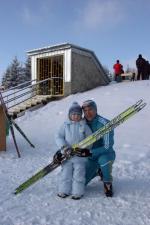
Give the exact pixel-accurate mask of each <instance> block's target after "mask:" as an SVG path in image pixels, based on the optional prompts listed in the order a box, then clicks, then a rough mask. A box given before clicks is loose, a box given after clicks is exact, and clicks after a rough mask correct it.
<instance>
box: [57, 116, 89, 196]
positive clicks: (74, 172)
mask: <svg viewBox="0 0 150 225" xmlns="http://www.w3.org/2000/svg"><path fill="white" fill-rule="evenodd" d="M91 133H92V132H91V130H90V128H89V127H88V125H87V124H86V122H85V120H84V119H82V120H80V121H79V122H74V121H71V120H69V119H68V120H67V121H66V122H64V124H63V125H62V126H61V128H60V129H59V131H58V133H57V134H56V144H57V146H58V148H62V147H63V146H68V147H70V146H71V145H72V144H76V143H78V142H80V141H81V140H83V139H84V138H86V137H87V136H89V135H90V134H91ZM86 161H87V159H86V158H84V157H77V156H74V157H72V158H71V159H70V160H68V161H66V162H64V163H63V164H62V169H61V174H60V179H59V187H58V189H59V190H58V191H59V193H65V194H67V195H70V194H72V195H75V196H82V195H83V194H84V189H85V167H86Z"/></svg>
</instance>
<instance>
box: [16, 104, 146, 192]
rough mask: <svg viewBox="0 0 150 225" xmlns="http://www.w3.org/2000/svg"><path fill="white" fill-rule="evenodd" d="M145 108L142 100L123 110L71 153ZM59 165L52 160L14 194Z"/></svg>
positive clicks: (66, 158) (64, 159)
mask: <svg viewBox="0 0 150 225" xmlns="http://www.w3.org/2000/svg"><path fill="white" fill-rule="evenodd" d="M145 106H146V103H143V100H140V101H138V102H137V103H136V104H134V105H132V106H131V107H129V108H128V109H127V110H125V111H124V112H122V113H120V114H119V115H118V116H116V117H115V118H114V119H112V120H111V121H110V122H108V123H106V125H104V126H103V127H102V128H100V129H98V130H97V131H96V132H94V133H93V134H91V135H90V136H88V137H87V138H85V139H84V140H83V141H81V142H79V143H78V144H74V145H72V149H73V151H75V149H76V148H77V147H79V148H86V147H88V146H89V145H91V144H93V143H94V142H96V141H97V140H99V139H100V138H101V137H103V136H104V135H105V134H107V133H108V132H110V131H111V130H113V129H114V128H116V127H117V126H119V125H120V124H122V123H123V122H125V121H126V120H128V119H129V118H130V117H132V116H133V115H135V114H136V113H138V112H139V111H140V110H142V109H143V108H144V107H145ZM71 157H72V156H71V155H70V156H68V155H67V156H66V155H65V154H63V157H62V162H64V161H66V160H68V159H69V158H71ZM62 162H61V163H62ZM61 163H58V162H55V161H54V160H53V161H52V162H51V163H50V164H48V165H47V166H46V167H44V168H43V169H41V170H40V171H38V172H37V173H36V174H35V175H33V176H32V177H31V178H29V179H28V180H27V181H25V182H24V183H22V184H21V185H20V186H19V187H17V188H16V189H15V192H14V194H18V193H20V192H22V191H23V190H25V189H27V188H28V187H30V186H31V185H32V184H34V183H35V182H37V181H38V180H40V179H41V178H43V177H44V176H46V175H47V174H48V173H50V172H51V171H53V170H54V169H56V168H57V167H58V166H60V165H61Z"/></svg>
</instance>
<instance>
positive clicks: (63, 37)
mask: <svg viewBox="0 0 150 225" xmlns="http://www.w3.org/2000/svg"><path fill="white" fill-rule="evenodd" d="M149 23H150V0H134V1H131V0H21V1H20V0H13V1H10V0H5V1H3V0H0V28H1V32H0V33H1V34H0V76H1V75H2V72H3V71H5V69H6V68H7V66H8V65H9V64H10V63H11V62H12V59H13V58H14V57H15V56H17V57H18V59H19V61H20V62H25V59H26V56H27V54H26V51H28V50H32V49H35V48H41V47H45V46H49V45H53V44H59V43H64V42H68V43H72V44H75V45H79V46H81V47H85V48H88V49H90V50H93V51H94V52H95V54H96V55H97V57H98V58H99V60H100V62H101V63H102V64H103V65H105V66H107V67H108V68H109V69H110V70H112V65H113V64H114V63H115V61H116V59H120V61H121V63H122V64H123V65H124V67H125V68H126V66H127V65H129V66H134V65H135V59H136V58H137V56H138V54H142V55H143V57H145V58H146V59H148V60H150V48H149V42H150V30H149Z"/></svg>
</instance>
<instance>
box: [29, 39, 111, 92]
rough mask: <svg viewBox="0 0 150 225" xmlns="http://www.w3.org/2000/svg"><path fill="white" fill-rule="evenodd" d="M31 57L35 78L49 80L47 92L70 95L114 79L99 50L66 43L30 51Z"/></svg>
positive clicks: (33, 77)
mask: <svg viewBox="0 0 150 225" xmlns="http://www.w3.org/2000/svg"><path fill="white" fill-rule="evenodd" d="M27 54H28V56H30V57H31V76H32V80H35V79H36V80H37V81H40V80H45V79H47V78H51V80H49V81H48V82H47V83H46V86H45V90H46V93H45V94H49V95H53V96H67V95H70V94H74V93H77V92H83V91H86V90H90V89H92V88H95V87H97V86H102V85H107V84H109V82H110V79H109V77H108V76H107V74H106V73H105V71H104V69H103V67H102V65H101V63H100V62H99V60H98V58H97V57H96V55H95V53H94V52H93V51H91V50H89V49H85V48H82V47H79V46H76V45H73V44H69V43H64V44H59V45H54V46H48V47H44V48H39V49H34V50H31V51H28V52H27Z"/></svg>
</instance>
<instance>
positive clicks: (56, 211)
mask: <svg viewBox="0 0 150 225" xmlns="http://www.w3.org/2000/svg"><path fill="white" fill-rule="evenodd" d="M141 98H142V99H144V100H145V102H147V106H146V107H145V108H144V109H143V110H142V111H141V112H139V113H138V114H137V115H135V116H134V117H132V118H131V119H129V120H128V121H127V122H125V123H124V124H122V125H121V126H120V127H118V128H116V130H115V146H114V147H115V150H116V153H117V158H116V161H115V163H114V169H113V176H114V192H115V194H114V197H113V198H106V197H105V196H104V194H103V186H102V183H101V182H100V181H99V179H98V177H97V178H95V179H94V180H93V181H92V182H91V183H90V184H89V185H88V186H87V189H86V194H85V196H84V198H83V199H81V200H79V201H74V200H72V199H70V198H67V199H60V198H58V197H57V196H56V194H57V177H58V174H59V171H60V168H58V169H57V170H55V171H53V173H51V174H49V175H47V176H46V177H45V178H43V179H42V180H41V181H39V182H38V183H36V184H35V185H33V186H32V187H30V188H28V189H27V190H26V191H24V192H22V193H21V194H20V195H17V196H14V195H13V194H12V192H13V191H14V189H15V188H16V187H17V186H18V185H20V184H21V183H22V182H24V181H25V180H26V179H27V178H29V177H30V176H31V175H33V174H34V173H35V172H37V171H38V170H39V169H41V168H42V167H44V166H46V165H47V164H48V163H49V162H50V161H51V159H52V156H53V154H54V152H55V151H56V147H55V142H54V133H55V132H56V129H57V127H58V126H59V125H60V124H61V123H62V122H63V120H64V119H65V117H66V114H67V109H68V107H69V106H70V104H71V103H72V102H73V101H78V102H79V103H82V102H83V101H84V100H87V99H94V100H95V101H96V102H97V104H98V111H99V113H100V114H101V115H102V116H105V117H107V118H109V119H111V118H113V117H114V116H115V115H117V114H118V113H120V112H121V111H123V110H124V109H126V108H127V107H128V106H130V105H132V104H134V103H135V102H136V101H137V100H139V99H141ZM149 115H150V81H137V82H124V83H120V84H111V85H109V86H106V87H99V88H96V89H94V90H91V91H88V92H85V93H78V94H76V95H71V96H69V97H67V98H65V99H63V100H60V101H54V102H51V103H49V104H48V105H46V106H45V107H43V108H41V109H39V110H37V111H34V112H27V113H26V114H25V116H23V117H20V118H19V119H17V120H16V122H17V123H18V125H20V127H21V128H22V129H23V130H24V132H25V133H26V134H27V136H28V137H30V140H31V141H32V142H33V144H35V145H36V148H35V149H32V148H31V147H30V146H29V145H28V144H27V143H26V141H25V140H24V139H23V138H22V137H21V136H20V134H19V133H17V132H16V137H17V142H18V145H19V148H20V151H21V158H20V159H18V158H17V154H16V150H15V148H14V144H13V141H12V138H11V135H10V136H9V137H8V139H7V151H6V152H3V153H0V165H1V170H0V225H89V224H90V225H100V224H102V225H149V224H150V179H149V174H150V132H149V128H150V118H149Z"/></svg>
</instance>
